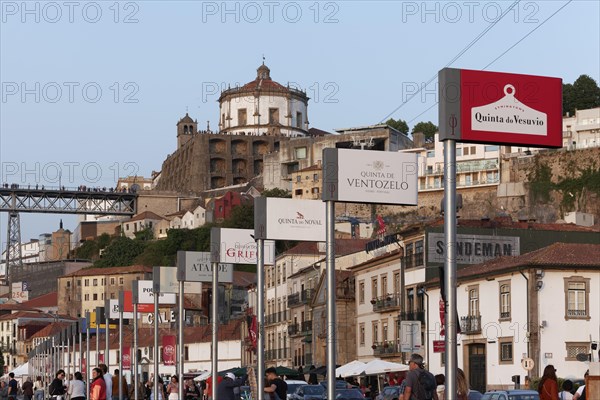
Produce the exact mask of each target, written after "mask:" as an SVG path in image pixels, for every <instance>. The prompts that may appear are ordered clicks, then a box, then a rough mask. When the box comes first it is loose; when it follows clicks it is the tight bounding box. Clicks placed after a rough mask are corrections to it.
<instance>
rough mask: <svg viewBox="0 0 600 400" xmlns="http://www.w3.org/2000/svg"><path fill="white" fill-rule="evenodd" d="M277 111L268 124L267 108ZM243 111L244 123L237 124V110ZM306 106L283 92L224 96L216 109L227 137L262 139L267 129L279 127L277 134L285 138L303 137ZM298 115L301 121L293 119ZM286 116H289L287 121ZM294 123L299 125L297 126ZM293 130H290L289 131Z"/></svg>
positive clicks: (306, 122)
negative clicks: (259, 137) (279, 125)
mask: <svg viewBox="0 0 600 400" xmlns="http://www.w3.org/2000/svg"><path fill="white" fill-rule="evenodd" d="M272 108H276V109H278V110H279V120H278V121H275V124H271V123H270V122H269V109H272ZM244 109H245V110H246V124H243V121H240V120H239V118H238V116H239V110H244ZM307 110H308V107H307V103H305V102H304V101H302V100H299V99H297V98H294V97H291V98H290V99H289V100H288V98H287V97H286V95H285V94H284V93H275V92H273V93H265V94H262V95H260V96H253V95H245V96H236V97H227V99H226V100H224V101H222V102H221V104H220V107H219V116H220V121H221V122H220V124H221V131H226V133H228V134H241V133H242V132H244V133H245V134H246V135H257V136H262V134H263V133H266V132H267V130H268V128H269V127H273V126H274V125H276V124H281V133H282V134H283V135H285V136H291V137H295V136H304V135H305V134H306V133H307V132H308V131H307V127H308V125H307V124H308V116H307ZM298 113H301V120H298V119H297V116H298ZM287 116H291V117H290V118H288V117H287ZM298 123H299V125H300V126H298ZM291 128H294V129H291Z"/></svg>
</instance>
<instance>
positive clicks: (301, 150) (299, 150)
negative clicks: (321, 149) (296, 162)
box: [295, 147, 306, 159]
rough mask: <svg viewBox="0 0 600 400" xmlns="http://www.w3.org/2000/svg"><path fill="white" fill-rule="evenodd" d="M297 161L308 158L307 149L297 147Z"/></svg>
mask: <svg viewBox="0 0 600 400" xmlns="http://www.w3.org/2000/svg"><path fill="white" fill-rule="evenodd" d="M295 150H296V159H305V158H306V147H296V149H295Z"/></svg>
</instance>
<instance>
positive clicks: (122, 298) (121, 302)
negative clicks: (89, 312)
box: [105, 290, 125, 400]
mask: <svg viewBox="0 0 600 400" xmlns="http://www.w3.org/2000/svg"><path fill="white" fill-rule="evenodd" d="M124 304H125V293H124V292H123V291H122V290H121V291H120V292H119V376H117V379H118V380H119V400H123V395H124V394H125V393H124V392H123V379H121V377H122V376H123V305H124ZM106 326H107V328H108V318H107V319H106ZM105 357H106V356H105Z"/></svg>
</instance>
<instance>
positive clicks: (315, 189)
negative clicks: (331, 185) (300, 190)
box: [311, 187, 319, 194]
mask: <svg viewBox="0 0 600 400" xmlns="http://www.w3.org/2000/svg"><path fill="white" fill-rule="evenodd" d="M311 192H312V194H319V188H318V187H314V188H312V189H311Z"/></svg>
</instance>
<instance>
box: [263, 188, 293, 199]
mask: <svg viewBox="0 0 600 400" xmlns="http://www.w3.org/2000/svg"><path fill="white" fill-rule="evenodd" d="M262 196H263V197H282V198H288V199H291V198H292V193H291V192H290V191H289V190H283V189H279V188H273V189H269V190H265V191H263V192H262Z"/></svg>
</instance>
